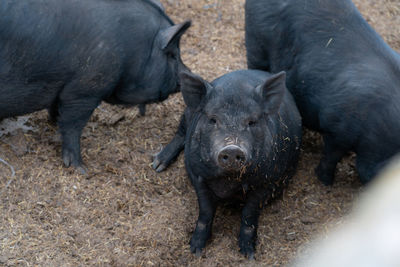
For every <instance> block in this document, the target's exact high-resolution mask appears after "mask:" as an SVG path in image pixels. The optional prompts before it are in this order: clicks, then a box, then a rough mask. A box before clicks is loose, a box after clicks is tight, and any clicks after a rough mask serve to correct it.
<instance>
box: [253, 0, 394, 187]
mask: <svg viewBox="0 0 400 267" xmlns="http://www.w3.org/2000/svg"><path fill="white" fill-rule="evenodd" d="M245 9H246V48H247V60H248V67H249V68H251V69H261V70H266V71H271V72H278V71H286V72H287V86H288V89H289V90H290V91H291V93H292V94H293V96H294V98H295V100H296V104H297V106H298V108H299V111H300V114H301V115H302V118H303V122H304V125H306V126H307V127H309V128H311V129H313V130H317V131H319V132H321V133H322V134H323V138H324V151H323V155H322V159H321V161H320V163H319V165H318V167H317V169H316V173H317V175H318V178H319V180H321V181H322V182H323V183H324V184H326V185H329V184H332V183H333V180H334V173H335V169H336V164H337V163H338V162H339V161H340V159H341V158H342V157H343V156H344V155H345V154H346V153H347V152H348V151H354V152H355V153H356V154H357V171H358V174H359V177H360V180H361V182H362V183H367V182H368V181H370V180H371V179H372V178H373V177H374V176H375V174H376V173H377V172H378V171H379V170H380V169H381V168H382V166H384V165H385V164H386V162H388V160H389V159H390V158H391V157H392V156H393V155H394V154H396V153H397V152H399V151H400V56H399V54H397V53H396V52H395V51H393V50H392V49H391V48H390V47H389V46H388V45H387V44H386V43H385V42H384V41H383V40H382V38H381V37H380V36H379V35H378V34H377V33H376V32H375V31H374V30H373V29H372V28H371V27H370V26H369V25H368V23H367V22H366V21H365V20H364V19H363V18H362V16H361V14H360V13H359V11H358V10H357V8H356V7H355V6H354V4H353V3H352V2H351V1H350V0H284V1H283V0H266V1H258V0H247V1H246V5H245Z"/></svg>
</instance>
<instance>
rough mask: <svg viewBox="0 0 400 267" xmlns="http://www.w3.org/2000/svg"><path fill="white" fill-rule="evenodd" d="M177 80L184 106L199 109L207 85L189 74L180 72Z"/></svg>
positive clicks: (199, 78)
mask: <svg viewBox="0 0 400 267" xmlns="http://www.w3.org/2000/svg"><path fill="white" fill-rule="evenodd" d="M179 78H180V83H181V92H182V96H183V100H184V101H185V104H186V105H187V106H188V107H189V108H191V109H197V108H199V106H200V103H201V101H202V100H203V98H204V96H205V95H206V93H207V87H208V86H210V85H209V83H208V82H207V81H205V80H203V79H202V78H201V77H200V76H198V75H196V74H193V73H191V72H182V73H180V74H179Z"/></svg>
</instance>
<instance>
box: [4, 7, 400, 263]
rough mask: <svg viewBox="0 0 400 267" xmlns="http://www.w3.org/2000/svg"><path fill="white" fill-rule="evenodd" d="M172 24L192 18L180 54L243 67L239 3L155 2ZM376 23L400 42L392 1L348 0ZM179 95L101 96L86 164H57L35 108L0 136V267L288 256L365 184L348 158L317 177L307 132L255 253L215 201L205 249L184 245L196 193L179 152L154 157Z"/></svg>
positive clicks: (211, 71)
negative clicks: (117, 100) (326, 179)
mask: <svg viewBox="0 0 400 267" xmlns="http://www.w3.org/2000/svg"><path fill="white" fill-rule="evenodd" d="M161 1H162V2H163V4H164V5H165V7H166V9H167V13H168V14H169V15H170V16H171V17H172V18H173V19H174V21H175V22H177V23H178V22H182V21H183V20H185V19H191V20H192V22H193V26H192V27H191V28H190V30H189V31H188V33H187V34H185V36H184V37H183V40H182V44H181V49H182V54H183V55H182V56H183V60H184V62H185V63H186V64H187V65H188V66H189V67H190V68H191V69H192V70H193V71H194V72H196V73H198V74H200V75H202V76H203V77H204V78H206V79H208V80H212V79H214V78H216V77H218V76H220V75H222V74H224V73H226V72H228V71H231V70H236V69H241V68H245V67H246V60H245V48H244V29H243V28H244V22H243V20H244V11H243V5H244V0H230V1H227V0H179V1H178V0H161ZM355 3H356V5H357V6H358V7H359V8H360V10H361V12H362V13H363V15H364V16H365V17H366V19H367V20H368V22H370V23H371V24H372V25H373V27H375V28H376V29H377V31H378V32H379V33H380V34H381V35H382V36H383V37H384V38H385V40H386V41H387V42H388V43H389V44H390V45H391V46H392V47H394V48H395V49H397V50H398V51H399V50H400V27H399V25H400V1H399V0H356V1H355ZM183 108H184V103H183V100H182V97H181V95H180V94H177V95H175V96H173V97H170V98H169V99H168V100H167V101H165V102H163V103H161V104H154V105H149V106H147V113H146V116H144V117H141V116H139V114H138V110H137V109H136V108H131V109H128V108H122V107H116V106H109V105H105V104H102V105H101V106H100V107H99V108H98V109H97V110H96V111H95V113H94V115H93V116H92V118H91V120H90V122H89V123H88V125H87V127H86V128H85V130H84V133H83V136H82V154H83V159H84V161H85V163H86V164H87V167H88V169H89V174H88V175H81V174H79V173H78V172H76V171H75V170H74V169H71V168H65V167H63V166H62V161H61V156H60V154H61V142H60V138H59V135H58V133H57V128H56V127H54V126H52V125H51V124H49V123H48V121H47V113H46V112H44V111H42V112H38V113H35V114H33V115H31V117H30V119H29V121H28V125H29V126H31V127H32V128H33V130H29V131H27V132H24V131H22V130H17V131H14V132H13V133H12V134H7V135H3V136H2V137H1V138H0V158H2V159H4V160H6V161H7V162H8V163H9V164H11V165H12V166H13V168H14V169H15V176H12V175H11V170H10V168H9V167H8V166H7V165H6V164H4V163H2V162H0V199H1V201H0V214H1V215H0V266H15V265H20V266H83V265H100V266H126V265H131V266H139V265H145V266H153V265H156V266H187V265H190V266H245V265H265V266H267V265H268V266H281V265H285V264H286V263H288V262H289V261H290V259H292V258H293V257H295V256H296V253H297V252H296V251H297V249H298V248H299V247H300V246H301V245H303V244H306V243H308V242H309V241H310V239H311V238H312V237H313V236H314V235H315V234H317V233H318V232H321V231H322V232H324V231H326V229H327V228H328V227H329V226H330V225H333V224H337V223H340V220H341V218H342V217H343V216H344V215H345V214H346V213H348V212H349V211H350V210H351V206H352V201H353V200H354V199H356V198H357V196H358V195H359V193H360V191H362V190H363V189H362V187H361V185H360V183H359V181H358V177H357V174H356V172H355V169H354V159H353V156H349V157H347V158H346V159H345V160H343V161H342V162H341V163H340V164H339V165H338V170H337V176H336V177H337V178H336V182H335V184H334V185H333V186H332V187H326V186H323V185H322V184H321V183H320V182H319V181H317V179H316V177H315V175H314V171H313V170H314V168H315V167H316V165H317V164H318V161H319V158H320V153H321V149H322V147H321V145H322V143H321V138H320V136H319V135H318V134H316V133H313V132H310V131H306V133H305V137H304V143H303V146H302V153H301V159H300V163H299V167H298V171H297V174H296V175H295V177H294V178H293V180H292V182H291V184H290V185H289V187H288V188H287V190H286V191H285V192H284V194H283V196H282V197H280V198H278V199H277V200H276V201H274V202H273V203H272V204H271V205H269V206H267V207H266V208H265V209H264V210H263V212H262V215H261V218H260V223H259V224H260V226H259V229H258V244H257V252H256V261H254V262H249V261H248V260H246V259H245V258H244V257H243V256H242V255H241V254H240V253H239V252H238V245H237V235H238V231H239V224H240V211H239V210H235V209H232V208H230V207H226V206H221V207H220V208H219V209H218V211H217V214H216V218H215V223H214V227H213V237H212V240H211V241H210V242H209V243H208V245H207V248H206V250H205V253H204V254H203V256H202V257H201V258H197V257H195V256H193V255H192V254H191V253H190V250H189V245H188V243H189V239H190V237H191V234H192V231H193V228H194V225H195V221H196V219H197V212H198V207H197V200H196V195H195V192H194V190H193V189H192V187H191V185H190V183H189V180H188V179H187V176H186V173H185V168H184V164H183V157H182V155H181V156H180V157H179V159H178V161H177V162H175V163H174V164H173V165H172V166H171V167H170V168H169V169H168V170H167V171H165V172H162V173H160V174H158V173H156V172H155V171H153V169H152V168H151V166H150V163H151V158H152V155H153V154H155V153H157V152H158V151H160V149H161V147H162V146H163V145H165V144H167V143H168V141H169V140H170V139H171V138H172V136H173V135H174V131H175V129H176V127H177V125H178V120H179V117H180V114H181V112H182V111H183Z"/></svg>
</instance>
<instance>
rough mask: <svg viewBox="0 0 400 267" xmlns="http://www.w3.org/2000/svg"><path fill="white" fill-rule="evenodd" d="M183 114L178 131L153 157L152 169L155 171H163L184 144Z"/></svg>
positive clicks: (184, 126) (184, 127)
mask: <svg viewBox="0 0 400 267" xmlns="http://www.w3.org/2000/svg"><path fill="white" fill-rule="evenodd" d="M185 134H186V125H185V116H184V115H182V117H181V121H180V123H179V127H178V131H177V133H176V134H175V136H174V138H173V139H172V141H171V142H170V143H169V144H168V145H166V146H165V147H164V148H163V149H162V150H161V151H160V153H158V154H157V155H155V157H154V159H153V164H152V166H153V169H155V170H156V172H162V171H164V170H165V169H166V168H167V167H168V166H169V165H170V164H171V163H172V162H173V161H174V160H175V159H176V158H177V157H178V155H179V153H180V152H181V151H182V149H183V148H184V146H185Z"/></svg>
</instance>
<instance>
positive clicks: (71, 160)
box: [62, 150, 85, 171]
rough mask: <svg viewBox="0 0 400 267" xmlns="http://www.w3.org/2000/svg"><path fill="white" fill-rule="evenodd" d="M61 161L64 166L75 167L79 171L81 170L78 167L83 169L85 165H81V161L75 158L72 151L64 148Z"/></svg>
mask: <svg viewBox="0 0 400 267" xmlns="http://www.w3.org/2000/svg"><path fill="white" fill-rule="evenodd" d="M62 158H63V162H64V165H65V166H66V167H70V166H72V167H75V168H77V169H78V170H79V171H81V170H80V169H79V168H81V169H82V170H84V169H85V167H83V166H82V161H81V160H79V159H76V157H75V155H74V153H72V152H71V151H68V150H65V151H63V157H62Z"/></svg>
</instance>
